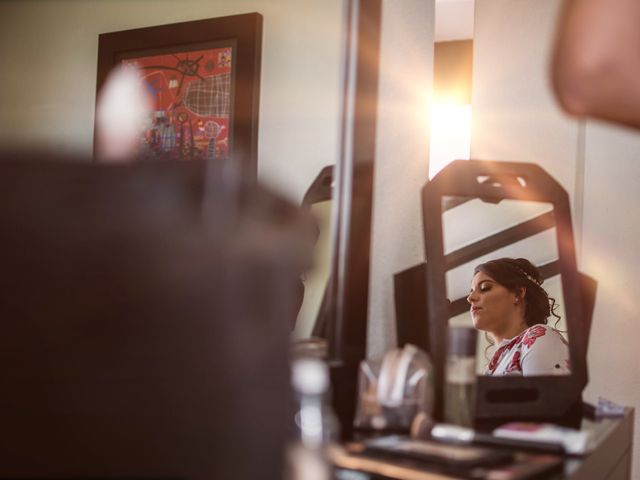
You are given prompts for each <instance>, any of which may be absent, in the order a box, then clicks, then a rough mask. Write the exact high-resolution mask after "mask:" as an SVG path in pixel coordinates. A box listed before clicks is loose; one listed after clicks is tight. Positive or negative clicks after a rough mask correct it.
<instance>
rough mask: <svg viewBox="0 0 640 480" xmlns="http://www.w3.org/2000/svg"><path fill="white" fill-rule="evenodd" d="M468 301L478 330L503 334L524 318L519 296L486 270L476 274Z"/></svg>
mask: <svg viewBox="0 0 640 480" xmlns="http://www.w3.org/2000/svg"><path fill="white" fill-rule="evenodd" d="M467 301H468V302H469V304H470V305H471V308H470V311H471V319H472V320H473V325H474V326H475V327H476V328H477V329H478V330H483V331H486V332H489V333H493V334H497V335H498V336H502V335H503V334H504V333H506V332H508V331H510V330H511V329H512V327H513V325H514V322H515V323H520V321H521V320H522V319H521V313H520V305H519V303H520V302H521V300H519V299H518V296H517V295H516V294H515V293H513V292H511V291H509V290H508V289H507V288H506V287H504V286H503V285H500V284H499V283H498V282H496V281H495V280H494V279H493V278H491V277H490V276H489V275H487V274H486V273H484V272H478V273H476V274H475V275H474V277H473V280H472V281H471V290H470V292H469V296H468V297H467Z"/></svg>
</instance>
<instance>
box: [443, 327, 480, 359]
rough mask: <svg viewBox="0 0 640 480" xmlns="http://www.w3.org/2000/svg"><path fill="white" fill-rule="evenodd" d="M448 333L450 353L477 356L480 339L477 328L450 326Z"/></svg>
mask: <svg viewBox="0 0 640 480" xmlns="http://www.w3.org/2000/svg"><path fill="white" fill-rule="evenodd" d="M448 334H449V341H448V353H447V354H448V355H458V356H461V357H475V355H476V344H477V341H478V331H477V330H476V329H475V328H469V327H455V328H450V329H449V332H448Z"/></svg>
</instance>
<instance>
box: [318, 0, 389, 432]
mask: <svg viewBox="0 0 640 480" xmlns="http://www.w3.org/2000/svg"><path fill="white" fill-rule="evenodd" d="M343 18H344V22H345V23H344V26H343V29H344V32H345V33H344V37H345V38H344V47H343V49H342V53H343V57H342V60H341V68H342V81H343V90H342V99H343V105H342V118H341V122H340V123H341V128H342V131H341V137H340V157H339V160H338V162H337V164H336V166H335V168H334V169H333V179H334V195H335V208H334V209H332V213H331V217H332V218H331V236H332V256H331V277H330V280H329V282H328V286H327V296H328V302H327V303H328V305H327V306H326V307H327V315H328V316H327V325H326V326H327V328H326V330H327V338H328V342H329V345H328V346H329V356H328V360H329V364H330V366H331V385H332V394H333V406H334V409H335V410H336V413H337V415H338V417H339V419H340V425H341V428H342V432H341V433H342V438H343V439H348V438H350V437H351V435H352V431H353V417H354V414H355V406H356V397H357V379H358V367H359V365H360V361H361V360H363V359H364V358H365V356H366V347H367V314H368V299H369V255H370V248H371V211H372V204H373V171H374V158H375V148H376V124H377V108H378V76H379V71H378V65H379V54H380V25H381V18H382V2H381V0H347V1H346V2H345V10H344V17H343Z"/></svg>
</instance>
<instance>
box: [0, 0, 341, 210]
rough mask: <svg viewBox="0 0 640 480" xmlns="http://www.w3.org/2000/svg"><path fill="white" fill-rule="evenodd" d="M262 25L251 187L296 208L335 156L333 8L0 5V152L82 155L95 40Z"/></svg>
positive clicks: (260, 2)
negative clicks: (184, 24)
mask: <svg viewBox="0 0 640 480" xmlns="http://www.w3.org/2000/svg"><path fill="white" fill-rule="evenodd" d="M248 12H258V13H261V14H262V15H263V17H264V26H263V44H262V45H263V50H262V79H261V99H260V118H259V148H258V158H259V162H258V170H259V176H260V179H261V180H262V181H264V182H266V183H268V184H270V185H273V186H275V187H277V188H278V189H280V190H281V191H283V192H284V193H285V194H286V195H287V196H289V197H291V198H292V199H293V200H295V201H299V200H300V199H301V198H302V195H303V194H304V192H305V190H306V189H307V187H308V186H309V185H310V184H311V182H312V181H313V179H314V178H315V176H316V175H317V174H318V173H319V171H320V170H321V168H322V167H323V166H325V165H329V164H332V163H335V159H336V158H337V154H338V127H339V125H338V122H337V119H338V113H339V108H340V97H339V93H340V86H341V85H340V78H339V75H340V74H339V68H340V62H339V56H340V48H341V46H342V37H341V30H342V18H343V2H342V0H304V1H298V0H180V1H175V0H127V1H121V0H100V1H90V2H87V1H76V0H24V1H19V2H15V1H12V0H0V65H2V67H0V145H3V146H5V147H6V146H9V145H22V146H24V145H30V146H35V147H41V148H46V149H58V150H60V149H62V150H72V151H76V152H80V153H83V154H86V155H89V154H90V153H91V150H92V141H93V119H94V118H93V114H94V102H95V86H96V67H97V53H98V35H99V34H100V33H105V32H111V31H118V30H126V29H130V28H138V27H146V26H152V25H161V24H166V23H175V22H180V21H187V20H196V19H201V18H210V17H219V16H224V15H234V14H240V13H248Z"/></svg>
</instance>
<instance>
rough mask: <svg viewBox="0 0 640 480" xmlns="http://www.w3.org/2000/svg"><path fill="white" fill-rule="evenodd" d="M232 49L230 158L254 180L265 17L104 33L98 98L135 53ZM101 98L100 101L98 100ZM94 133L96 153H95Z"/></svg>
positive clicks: (236, 17) (249, 15) (254, 15)
mask: <svg viewBox="0 0 640 480" xmlns="http://www.w3.org/2000/svg"><path fill="white" fill-rule="evenodd" d="M214 43H215V44H222V43H224V44H225V45H226V44H228V45H231V46H232V47H233V49H234V51H233V54H234V57H233V62H234V63H233V69H234V71H233V75H232V89H231V91H232V98H231V107H232V111H231V119H230V130H231V135H232V137H231V139H230V140H231V142H230V145H229V151H230V156H232V157H233V161H234V162H239V165H241V168H242V174H243V176H245V177H247V178H249V179H251V180H255V178H256V175H257V153H258V112H259V99H260V97H259V95H260V62H261V58H262V15H260V14H259V13H247V14H242V15H232V16H228V17H219V18H209V19H205V20H195V21H190V22H180V23H172V24H168V25H159V26H154V27H145V28H136V29H132V30H123V31H119V32H111V33H103V34H101V35H100V36H99V41H98V76H97V88H96V92H97V95H99V94H100V91H101V89H102V87H103V85H104V83H105V80H106V79H107V76H108V74H109V72H110V71H111V70H112V69H113V68H114V67H115V66H116V65H117V64H118V63H119V61H120V60H122V59H123V58H126V57H127V56H131V54H132V53H133V54H142V55H144V54H145V53H150V54H154V53H163V52H166V53H170V52H172V51H173V52H175V51H188V50H193V49H196V48H198V47H202V46H203V45H205V46H206V45H207V44H208V45H211V44H214ZM97 95H96V98H97ZM95 144H96V142H95V132H94V153H95Z"/></svg>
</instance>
